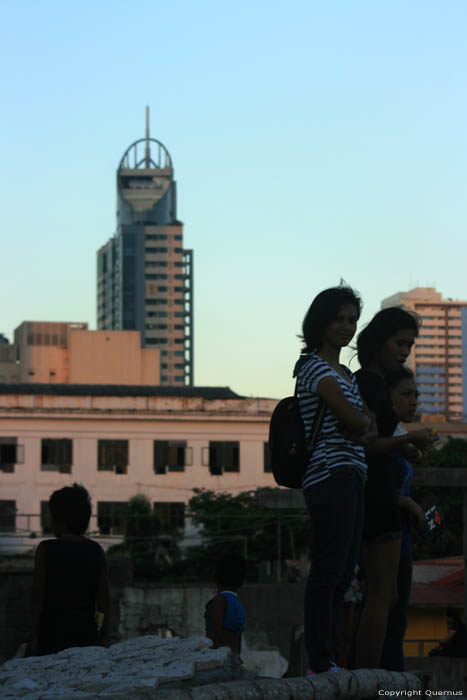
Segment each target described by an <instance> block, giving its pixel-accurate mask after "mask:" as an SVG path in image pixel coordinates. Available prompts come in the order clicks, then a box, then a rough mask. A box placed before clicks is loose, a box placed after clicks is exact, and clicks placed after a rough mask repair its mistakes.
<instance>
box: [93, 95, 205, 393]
mask: <svg viewBox="0 0 467 700" xmlns="http://www.w3.org/2000/svg"><path fill="white" fill-rule="evenodd" d="M97 327H98V329H102V330H111V329H113V330H139V331H140V332H141V344H142V346H143V347H157V348H159V349H160V352H161V384H165V385H168V386H170V385H173V386H177V385H178V386H180V385H182V384H186V385H192V384H193V251H192V250H185V249H184V248H183V223H182V222H181V221H179V220H178V218H177V197H176V183H175V180H174V170H173V165H172V159H171V157H170V154H169V152H168V150H167V149H166V147H165V146H164V145H163V144H162V143H161V142H160V141H157V140H156V139H153V138H150V137H149V108H147V107H146V136H145V138H143V139H139V140H138V141H135V142H134V143H132V144H131V146H129V147H128V148H127V150H126V151H125V153H124V154H123V156H122V159H121V161H120V164H119V166H118V169H117V230H116V233H115V235H114V236H113V237H112V238H110V240H109V241H108V242H107V243H106V244H105V245H103V246H102V247H101V248H100V249H99V251H98V253H97Z"/></svg>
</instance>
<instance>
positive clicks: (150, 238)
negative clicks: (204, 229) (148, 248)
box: [145, 233, 183, 250]
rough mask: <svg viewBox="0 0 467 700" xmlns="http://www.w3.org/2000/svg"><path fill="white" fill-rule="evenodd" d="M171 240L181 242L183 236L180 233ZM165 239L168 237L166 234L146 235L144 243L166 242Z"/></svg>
mask: <svg viewBox="0 0 467 700" xmlns="http://www.w3.org/2000/svg"><path fill="white" fill-rule="evenodd" d="M173 238H174V240H175V241H181V240H182V238H183V236H182V234H181V233H176V234H175V235H174V236H173ZM167 239H168V236H167V234H166V233H147V234H146V236H145V240H146V241H166V240H167ZM181 250H183V249H181Z"/></svg>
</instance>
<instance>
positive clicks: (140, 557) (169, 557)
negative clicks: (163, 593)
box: [123, 494, 180, 580]
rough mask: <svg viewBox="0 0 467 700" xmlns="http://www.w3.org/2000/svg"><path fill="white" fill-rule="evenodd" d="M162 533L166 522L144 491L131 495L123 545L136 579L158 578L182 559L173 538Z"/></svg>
mask: <svg viewBox="0 0 467 700" xmlns="http://www.w3.org/2000/svg"><path fill="white" fill-rule="evenodd" d="M163 532H164V529H163V523H162V522H161V519H160V517H159V515H158V514H157V512H156V511H153V510H152V506H151V502H150V501H149V499H148V498H147V497H146V496H145V495H143V494H138V495H137V496H133V498H130V500H129V501H128V507H127V511H126V517H125V538H124V543H123V544H124V548H125V550H126V551H127V552H128V553H129V554H130V556H131V558H132V560H133V566H134V575H135V577H136V578H139V579H150V580H159V579H160V577H161V572H162V571H164V570H165V569H167V568H168V567H169V566H170V565H171V564H172V562H173V561H175V560H176V559H177V558H179V556H180V552H179V549H178V546H177V544H176V542H175V540H174V538H173V537H171V536H169V535H164V534H163Z"/></svg>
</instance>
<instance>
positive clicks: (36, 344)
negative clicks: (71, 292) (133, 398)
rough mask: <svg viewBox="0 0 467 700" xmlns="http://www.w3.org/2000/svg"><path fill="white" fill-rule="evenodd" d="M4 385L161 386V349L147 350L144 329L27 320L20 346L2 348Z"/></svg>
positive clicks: (18, 339)
mask: <svg viewBox="0 0 467 700" xmlns="http://www.w3.org/2000/svg"><path fill="white" fill-rule="evenodd" d="M2 360H3V361H2ZM0 382H26V383H44V384H47V383H51V384H118V385H122V384H123V385H125V384H127V385H148V386H157V385H159V384H160V350H159V349H157V348H142V347H141V335H140V333H139V331H91V330H88V324H87V323H72V322H63V323H58V322H55V321H24V322H23V323H21V325H20V326H18V328H16V330H15V342H14V343H13V344H11V345H10V344H1V345H0Z"/></svg>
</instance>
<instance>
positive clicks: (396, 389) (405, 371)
mask: <svg viewBox="0 0 467 700" xmlns="http://www.w3.org/2000/svg"><path fill="white" fill-rule="evenodd" d="M386 385H387V387H388V389H389V393H390V395H391V401H392V405H393V406H394V410H395V412H396V415H397V418H398V420H400V421H402V422H403V423H410V422H411V421H413V420H414V418H415V414H416V413H417V407H418V389H417V385H416V383H415V378H414V375H413V372H412V371H411V370H410V369H409V368H408V367H401V368H400V369H399V370H397V371H396V372H390V373H389V374H387V375H386Z"/></svg>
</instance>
